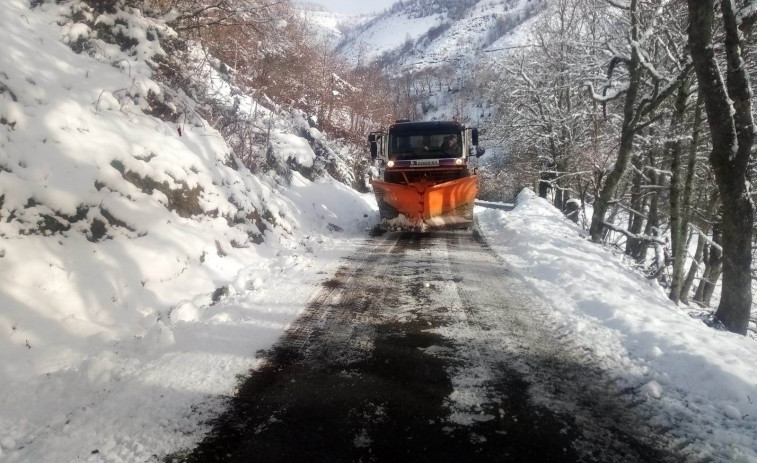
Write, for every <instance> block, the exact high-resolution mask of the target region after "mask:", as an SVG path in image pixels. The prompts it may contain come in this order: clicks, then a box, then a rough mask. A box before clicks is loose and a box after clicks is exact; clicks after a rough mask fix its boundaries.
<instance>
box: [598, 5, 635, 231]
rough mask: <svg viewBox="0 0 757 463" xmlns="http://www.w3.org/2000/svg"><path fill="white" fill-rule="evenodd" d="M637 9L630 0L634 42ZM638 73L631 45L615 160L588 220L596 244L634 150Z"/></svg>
mask: <svg viewBox="0 0 757 463" xmlns="http://www.w3.org/2000/svg"><path fill="white" fill-rule="evenodd" d="M637 10H638V4H637V0H631V4H630V15H631V38H632V40H635V41H637V40H639V30H638V29H639V25H638V17H637V14H638V11H637ZM641 72H642V69H641V58H640V56H639V52H638V48H637V47H633V48H632V50H631V60H630V62H629V63H628V74H629V82H628V90H627V91H626V99H625V102H624V106H623V129H622V131H621V135H620V148H619V149H618V159H617V160H616V161H615V166H614V167H613V169H612V171H611V172H610V174H609V175H608V176H607V178H606V179H605V184H604V186H603V187H602V191H600V193H599V197H597V200H596V201H595V202H594V216H593V217H592V219H591V227H590V228H589V234H590V235H591V240H592V241H594V242H595V243H599V242H601V241H602V237H603V231H604V228H605V225H604V224H605V215H606V214H607V209H608V208H609V206H610V204H611V202H612V201H613V199H614V197H615V190H616V189H617V186H618V183H619V182H620V179H621V178H622V177H623V174H624V173H625V171H626V168H627V167H628V161H629V159H630V157H631V153H632V151H633V140H634V135H635V132H636V127H635V125H634V119H635V116H636V112H635V109H636V108H635V107H636V97H637V95H638V93H639V84H640V81H641Z"/></svg>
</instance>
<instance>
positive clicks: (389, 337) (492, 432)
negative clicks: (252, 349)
mask: <svg viewBox="0 0 757 463" xmlns="http://www.w3.org/2000/svg"><path fill="white" fill-rule="evenodd" d="M546 311H547V309H546V307H544V305H543V303H542V302H540V300H539V299H538V298H537V297H536V296H534V295H533V291H532V290H531V289H529V287H528V285H526V284H525V283H524V282H523V280H522V279H521V278H520V277H519V276H517V275H515V274H513V273H512V272H510V271H508V270H507V264H506V263H505V262H502V261H501V260H500V259H499V258H498V257H497V256H496V255H495V254H494V253H493V252H492V251H491V250H490V249H489V247H488V245H487V244H486V242H485V240H484V239H483V238H482V237H481V236H480V235H479V233H478V232H477V231H474V232H470V231H464V232H462V231H460V232H445V233H429V234H415V233H388V234H385V235H383V236H374V237H372V238H369V239H368V240H367V241H366V244H365V245H364V246H363V247H362V248H361V249H360V250H359V251H358V252H357V253H356V254H355V255H354V256H352V257H351V258H349V259H348V260H347V261H346V263H345V265H343V266H342V267H341V268H340V270H339V271H338V272H337V273H336V275H334V277H333V278H332V279H330V280H328V281H326V282H325V283H324V284H323V288H322V289H321V290H320V291H319V292H318V294H317V295H316V296H315V297H314V299H313V300H312V302H311V304H310V306H309V308H308V310H307V311H306V312H305V314H304V315H303V316H302V317H301V318H300V319H299V320H298V322H296V323H295V325H294V326H293V327H292V328H291V329H290V330H289V331H288V332H287V334H286V335H285V336H284V337H283V338H282V340H281V341H280V342H279V343H278V344H277V346H275V347H274V348H273V349H272V351H271V352H270V353H268V361H267V364H266V365H265V366H264V367H262V368H260V369H259V370H257V371H256V372H255V373H254V374H253V375H252V376H251V377H250V378H249V379H247V380H246V382H245V383H244V385H243V386H242V387H241V388H240V393H239V395H238V397H237V398H236V399H235V400H234V401H233V404H232V406H231V409H230V410H229V412H227V413H226V414H225V415H223V416H222V417H221V418H220V419H219V420H218V422H217V423H216V426H215V430H214V432H213V433H211V435H210V436H209V437H208V438H206V440H205V441H204V442H203V443H202V444H201V445H200V447H198V448H197V449H195V450H194V452H193V453H192V454H190V455H186V454H181V455H175V456H174V457H172V458H169V459H168V461H261V462H274V461H282V462H284V461H286V462H292V461H474V460H475V461H504V460H507V461H560V462H568V461H655V462H658V461H679V460H682V459H681V458H677V457H676V456H674V455H672V454H671V453H669V451H668V450H663V449H665V448H667V446H666V443H665V442H664V441H662V440H660V438H658V437H655V436H657V435H658V433H657V432H656V431H655V430H652V429H649V428H648V427H647V426H646V425H644V424H642V420H641V419H640V418H638V417H637V416H636V415H635V413H634V408H635V407H636V404H634V403H632V402H631V399H629V398H628V397H632V396H630V395H628V394H626V393H624V391H620V390H616V388H615V387H614V385H613V383H612V382H611V381H609V380H607V379H605V376H604V374H603V372H602V371H601V369H599V368H598V367H597V366H596V365H593V364H592V361H591V358H592V357H591V356H590V355H585V354H586V353H585V352H577V351H576V350H575V349H567V348H565V346H564V345H563V344H562V343H561V340H560V339H559V338H557V337H556V336H555V335H554V334H553V333H551V332H549V331H548V330H547V329H546V328H544V327H543V326H544V324H543V323H542V322H541V320H542V317H543V316H544V314H545V312H546Z"/></svg>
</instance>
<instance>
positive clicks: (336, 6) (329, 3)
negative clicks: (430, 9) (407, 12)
mask: <svg viewBox="0 0 757 463" xmlns="http://www.w3.org/2000/svg"><path fill="white" fill-rule="evenodd" d="M396 1H397V0H314V3H320V4H321V5H323V6H325V7H326V8H328V9H330V10H331V11H334V12H336V13H348V14H356V13H371V12H374V11H381V10H383V9H384V8H386V7H389V6H391V5H392V4H393V3H395V2H396Z"/></svg>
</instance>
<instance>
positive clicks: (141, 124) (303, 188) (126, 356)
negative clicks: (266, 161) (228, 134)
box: [0, 0, 373, 462]
mask: <svg viewBox="0 0 757 463" xmlns="http://www.w3.org/2000/svg"><path fill="white" fill-rule="evenodd" d="M35 3H39V4H40V5H39V6H37V7H36V8H34V9H30V8H29V6H28V2H26V1H24V0H9V1H8V2H6V3H5V4H4V7H3V8H2V10H0V43H2V53H0V307H2V310H0V384H2V390H3V394H1V395H0V410H1V412H0V455H2V456H3V457H4V458H5V461H35V462H45V461H50V462H59V461H75V460H85V459H88V458H89V459H93V460H95V461H106V460H107V461H146V460H148V459H150V458H151V456H153V455H162V454H165V453H166V452H169V451H174V450H176V449H178V448H181V447H185V446H188V445H191V444H192V443H194V442H197V439H199V438H200V437H201V435H202V431H203V429H205V428H204V426H205V424H203V423H205V422H206V420H207V419H208V418H209V417H210V416H212V415H214V414H215V413H218V412H219V411H220V409H221V406H222V402H223V399H222V397H224V396H228V395H229V394H231V393H232V392H233V390H234V387H235V385H236V376H237V375H240V374H244V373H245V372H247V371H248V370H249V368H251V367H252V366H253V365H254V362H255V360H254V356H253V355H252V354H254V352H255V351H257V350H258V349H262V348H266V347H268V346H270V344H271V343H272V342H273V341H274V340H275V339H276V338H277V337H278V336H279V334H280V333H281V332H282V331H283V329H285V327H286V326H287V325H288V323H289V322H290V321H291V320H293V319H294V318H295V317H296V316H297V314H298V313H299V311H300V310H302V309H303V307H304V305H305V304H306V302H307V298H308V297H309V294H310V293H311V292H312V291H314V289H315V287H316V285H317V283H318V281H319V279H321V278H323V275H319V274H318V272H324V271H325V272H328V271H330V269H332V268H333V267H334V266H335V265H336V258H337V257H338V256H340V255H344V254H345V253H348V252H349V251H350V248H349V244H348V243H347V242H346V241H344V239H343V238H342V237H343V236H349V235H351V234H353V233H356V232H362V231H363V230H364V229H365V227H367V226H370V221H371V220H372V217H373V215H372V214H371V215H370V216H369V213H370V212H372V206H371V203H370V201H371V200H370V198H366V197H364V196H361V195H359V194H357V193H356V192H355V191H353V190H351V189H350V188H348V187H346V186H344V185H342V184H340V183H338V182H336V181H334V180H332V179H330V178H328V177H321V178H319V179H316V180H314V181H311V180H307V179H305V178H304V177H303V176H302V175H300V174H299V173H297V172H292V173H291V175H289V177H288V178H287V176H282V175H279V174H276V173H275V172H273V171H272V172H268V173H265V172H261V173H258V174H255V175H254V174H253V173H251V172H250V171H249V170H248V169H247V168H245V167H244V166H243V165H242V163H241V161H240V160H239V159H237V158H236V157H235V156H234V154H233V152H232V151H231V149H230V148H229V146H228V145H227V144H226V142H225V141H224V139H223V138H222V137H221V135H220V134H219V133H218V132H217V131H215V130H214V129H212V128H211V127H210V125H209V124H208V123H207V122H206V121H204V120H202V119H201V118H200V117H199V116H198V115H197V112H196V111H195V110H194V105H196V102H195V101H194V100H193V99H192V98H190V97H189V96H188V95H187V94H185V93H184V91H183V90H178V89H172V88H169V87H166V86H165V85H163V84H161V83H159V82H158V81H156V80H155V79H154V78H153V77H154V76H153V72H154V71H153V69H154V65H155V62H156V61H157V60H159V59H160V57H162V56H165V54H166V52H165V50H164V49H163V48H162V47H161V43H160V41H159V40H157V37H170V36H171V35H172V34H173V32H172V31H171V30H170V29H169V28H167V27H166V26H165V25H164V24H162V23H161V22H160V21H156V20H152V19H149V18H146V17H142V16H141V14H140V13H139V12H138V11H136V10H129V9H128V8H127V9H125V10H117V11H115V12H114V13H112V14H101V15H98V16H95V15H94V14H93V11H92V10H91V9H89V7H87V6H86V5H85V4H83V3H80V2H75V1H70V2H57V3H56V2H35ZM107 33H113V34H114V35H115V36H117V37H118V39H119V40H120V43H122V45H121V46H119V45H116V44H113V43H108V42H106V41H103V40H100V39H98V38H96V37H98V36H100V37H102V35H98V34H107ZM88 47H89V48H88ZM85 48H86V49H87V50H89V54H86V53H83V54H79V53H76V52H75V51H81V50H83V49H85ZM74 50H75V51H74ZM231 90H232V89H228V88H227V89H226V91H227V93H228V92H231ZM252 103H253V102H252V99H251V98H249V97H244V98H241V99H239V98H237V102H236V103H235V104H237V105H246V106H245V107H250V113H252ZM179 110H180V111H179ZM255 111H256V115H259V117H260V118H261V120H262V121H263V123H264V124H266V125H267V126H268V127H270V133H271V145H270V150H269V153H270V154H271V155H272V156H275V157H278V158H279V161H278V162H279V163H281V164H282V165H287V164H289V165H299V166H303V168H304V170H308V168H309V167H311V166H313V165H314V162H320V161H319V160H318V159H317V156H316V152H319V153H320V155H321V156H330V155H335V154H336V153H337V152H338V149H333V150H332V148H331V147H329V146H328V142H327V141H326V140H325V138H324V137H323V135H322V134H320V133H319V132H318V131H317V130H314V129H309V127H308V124H307V122H306V121H305V119H304V118H303V117H302V116H301V115H299V114H297V113H292V114H287V113H286V112H280V115H274V114H273V112H272V111H269V110H266V109H265V108H264V107H262V106H261V107H260V108H258V107H257V105H255ZM165 112H167V113H172V112H182V114H183V116H182V117H181V118H180V119H179V120H177V121H176V122H167V121H166V120H163V119H161V118H159V117H157V116H158V115H161V114H162V113H165ZM169 120H170V119H169ZM303 134H304V135H306V136H307V138H308V140H310V141H308V140H306V139H305V138H302V137H301V136H300V135H303ZM314 149H315V150H314ZM324 153H325V154H324Z"/></svg>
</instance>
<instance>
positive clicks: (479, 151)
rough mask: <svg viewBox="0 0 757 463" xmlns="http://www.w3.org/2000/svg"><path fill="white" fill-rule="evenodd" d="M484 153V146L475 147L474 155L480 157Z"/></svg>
mask: <svg viewBox="0 0 757 463" xmlns="http://www.w3.org/2000/svg"><path fill="white" fill-rule="evenodd" d="M485 153H486V148H478V147H477V148H476V157H477V158H480V157H481V156H483V155H484V154H485Z"/></svg>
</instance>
